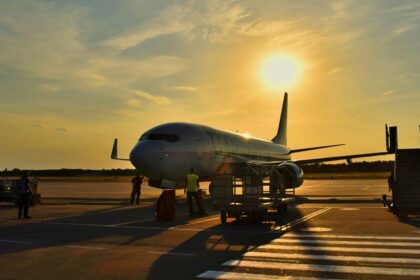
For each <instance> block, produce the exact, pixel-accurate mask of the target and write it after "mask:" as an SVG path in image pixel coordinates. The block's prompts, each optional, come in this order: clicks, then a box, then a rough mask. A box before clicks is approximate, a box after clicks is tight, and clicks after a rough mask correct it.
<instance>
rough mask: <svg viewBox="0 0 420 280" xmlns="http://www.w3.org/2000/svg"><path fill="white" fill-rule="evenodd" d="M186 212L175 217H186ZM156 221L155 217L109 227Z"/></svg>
mask: <svg viewBox="0 0 420 280" xmlns="http://www.w3.org/2000/svg"><path fill="white" fill-rule="evenodd" d="M188 214H189V213H188V212H185V213H181V214H177V216H186V215H188ZM153 221H156V217H154V218H149V219H144V220H134V221H130V222H124V223H119V224H113V225H111V226H114V227H119V226H125V225H130V224H135V223H144V222H153Z"/></svg>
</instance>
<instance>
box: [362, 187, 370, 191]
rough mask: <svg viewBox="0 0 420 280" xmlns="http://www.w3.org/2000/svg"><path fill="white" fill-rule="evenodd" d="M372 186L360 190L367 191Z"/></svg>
mask: <svg viewBox="0 0 420 280" xmlns="http://www.w3.org/2000/svg"><path fill="white" fill-rule="evenodd" d="M371 187H372V186H366V187H364V188H362V190H364V191H367V190H368V189H370V188H371Z"/></svg>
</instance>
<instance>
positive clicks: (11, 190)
mask: <svg viewBox="0 0 420 280" xmlns="http://www.w3.org/2000/svg"><path fill="white" fill-rule="evenodd" d="M22 183H23V181H22V180H20V179H0V202H12V203H15V204H17V203H18V200H19V189H20V184H22ZM29 189H30V190H31V192H30V194H29V205H31V206H34V205H35V204H36V203H38V202H40V199H41V194H39V193H38V180H37V179H30V180H29Z"/></svg>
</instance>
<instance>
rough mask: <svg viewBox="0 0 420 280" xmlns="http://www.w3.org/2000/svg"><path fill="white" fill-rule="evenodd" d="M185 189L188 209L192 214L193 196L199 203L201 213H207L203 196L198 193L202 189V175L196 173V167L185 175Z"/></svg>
mask: <svg viewBox="0 0 420 280" xmlns="http://www.w3.org/2000/svg"><path fill="white" fill-rule="evenodd" d="M185 190H186V192H187V201H188V210H189V212H190V216H192V215H193V214H194V212H193V202H192V199H193V197H194V199H195V202H196V203H197V206H198V211H199V213H200V214H201V215H205V214H206V212H205V211H204V208H203V205H202V202H201V196H200V195H199V193H198V192H199V190H200V177H198V175H197V174H194V168H191V169H190V173H188V174H187V175H186V177H185Z"/></svg>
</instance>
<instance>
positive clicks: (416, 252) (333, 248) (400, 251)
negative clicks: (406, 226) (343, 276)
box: [258, 244, 420, 255]
mask: <svg viewBox="0 0 420 280" xmlns="http://www.w3.org/2000/svg"><path fill="white" fill-rule="evenodd" d="M258 248H260V249H274V250H300V251H328V252H363V253H383V254H413V255H420V250H414V249H396V248H392V249H384V248H350V247H336V246H328V247H325V246H300V245H272V244H267V245H261V246H260V247H258Z"/></svg>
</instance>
